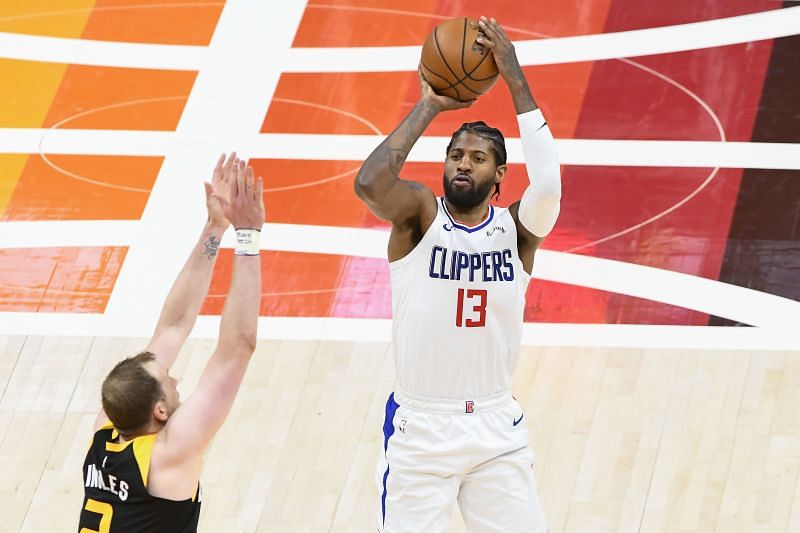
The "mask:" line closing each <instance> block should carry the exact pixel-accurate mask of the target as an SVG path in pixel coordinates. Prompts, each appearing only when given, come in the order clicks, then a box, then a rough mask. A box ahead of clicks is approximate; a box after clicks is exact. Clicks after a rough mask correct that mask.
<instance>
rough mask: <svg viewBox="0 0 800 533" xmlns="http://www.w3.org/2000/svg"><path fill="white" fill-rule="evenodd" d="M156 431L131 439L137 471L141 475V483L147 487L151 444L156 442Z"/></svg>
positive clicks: (151, 453) (151, 452)
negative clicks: (137, 466)
mask: <svg viewBox="0 0 800 533" xmlns="http://www.w3.org/2000/svg"><path fill="white" fill-rule="evenodd" d="M157 436H158V434H157V433H152V434H150V435H145V436H143V437H138V438H136V439H134V440H133V456H134V457H135V458H136V464H137V465H139V473H140V474H141V475H142V483H143V484H144V486H145V488H147V482H148V479H149V476H150V460H151V458H152V456H153V445H154V444H155V443H156V437H157Z"/></svg>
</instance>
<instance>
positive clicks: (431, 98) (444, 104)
mask: <svg viewBox="0 0 800 533" xmlns="http://www.w3.org/2000/svg"><path fill="white" fill-rule="evenodd" d="M417 75H418V76H419V93H420V100H422V101H423V102H425V103H427V104H430V105H432V106H434V107H435V108H436V109H437V110H439V111H452V110H454V109H465V108H467V107H469V106H471V105H472V104H474V103H475V100H476V99H475V98H473V99H472V100H466V101H464V102H462V101H460V100H456V99H455V98H450V97H449V96H442V95H440V94H436V92H435V91H434V90H433V87H431V86H430V84H429V83H428V82H427V80H426V79H425V77H424V76H423V75H422V67H420V68H418V69H417Z"/></svg>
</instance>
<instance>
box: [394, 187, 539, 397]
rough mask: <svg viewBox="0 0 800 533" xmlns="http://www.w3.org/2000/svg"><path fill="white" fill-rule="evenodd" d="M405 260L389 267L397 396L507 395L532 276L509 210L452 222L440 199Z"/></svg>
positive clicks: (442, 200) (498, 209)
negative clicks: (469, 223)
mask: <svg viewBox="0 0 800 533" xmlns="http://www.w3.org/2000/svg"><path fill="white" fill-rule="evenodd" d="M437 205H438V212H437V214H436V219H435V220H434V221H433V224H431V227H430V228H428V231H427V232H426V233H425V235H424V236H423V238H422V240H421V241H420V243H419V244H418V245H417V246H416V247H415V248H414V249H413V250H412V251H411V253H409V254H408V255H407V256H405V257H403V258H402V259H398V260H397V261H393V262H391V263H390V264H389V269H390V272H391V280H392V310H393V312H394V320H393V326H392V327H393V332H392V341H393V349H394V357H395V366H396V370H397V386H398V389H399V390H402V391H403V392H406V393H408V394H410V395H413V396H418V397H423V398H442V399H458V400H466V399H472V398H484V397H487V396H491V395H493V394H496V393H498V392H501V391H507V390H509V389H510V388H511V374H512V373H513V371H514V367H515V366H516V364H517V358H518V355H519V349H520V343H521V340H522V313H523V310H524V307H525V292H526V290H527V288H528V282H529V281H530V275H529V274H528V273H526V272H525V270H524V269H523V268H522V262H521V261H520V259H519V254H518V252H517V228H516V225H515V223H514V219H513V218H512V216H511V213H509V212H508V209H504V208H497V207H493V206H490V207H489V213H488V215H487V219H486V220H484V221H483V222H481V223H480V224H478V225H477V226H473V227H469V226H465V225H463V224H460V223H458V222H456V221H455V220H454V219H453V217H452V216H451V215H450V213H449V212H448V211H447V207H446V206H445V202H444V199H443V198H437Z"/></svg>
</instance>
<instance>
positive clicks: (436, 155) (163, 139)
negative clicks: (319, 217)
mask: <svg viewBox="0 0 800 533" xmlns="http://www.w3.org/2000/svg"><path fill="white" fill-rule="evenodd" d="M43 137H44V140H43V141H41V140H42V138H43ZM382 140H383V137H382V136H377V135H327V134H290V133H287V134H277V133H262V134H252V135H242V134H241V133H240V132H231V134H230V135H227V136H226V137H225V138H224V139H221V138H220V136H219V135H216V134H215V133H214V132H209V131H207V130H201V131H197V132H185V133H182V134H180V135H178V134H176V133H174V132H164V131H125V130H79V129H76V130H72V129H71V130H48V129H38V128H0V153H5V154H36V153H39V144H40V141H41V142H42V146H41V147H42V150H43V152H44V153H46V154H64V155H132V156H136V155H139V156H163V155H165V154H166V153H168V152H169V150H170V149H171V148H173V147H177V148H179V149H181V151H183V152H185V153H186V152H192V153H194V154H197V155H202V156H205V154H207V153H213V154H216V151H218V150H224V149H226V148H227V149H232V148H238V149H240V150H241V151H242V152H243V153H246V154H247V155H248V156H250V157H258V158H269V159H304V160H332V161H338V160H346V161H363V160H364V159H365V158H366V157H367V156H368V155H369V154H370V152H372V150H374V149H375V146H377V145H378V144H380V142H381V141H382ZM448 141H449V138H448V137H434V136H426V137H422V138H421V139H420V140H419V142H417V144H416V145H415V146H414V149H413V150H412V151H411V153H410V154H409V158H408V160H409V161H413V162H436V163H440V162H442V161H444V155H443V154H444V149H445V147H446V146H447V142H448ZM506 145H507V148H508V160H509V162H510V163H524V160H523V156H522V147H521V145H520V141H519V139H518V138H507V139H506ZM556 145H557V148H558V155H559V159H560V161H561V163H562V164H565V165H604V166H639V167H696V168H712V167H722V168H765V169H786V170H800V144H792V143H748V142H724V143H723V142H717V141H635V140H633V141H631V140H605V139H557V140H556Z"/></svg>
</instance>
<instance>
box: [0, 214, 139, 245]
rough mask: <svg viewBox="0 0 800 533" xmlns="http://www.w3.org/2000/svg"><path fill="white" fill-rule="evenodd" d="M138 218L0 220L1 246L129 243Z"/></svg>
mask: <svg viewBox="0 0 800 533" xmlns="http://www.w3.org/2000/svg"><path fill="white" fill-rule="evenodd" d="M139 228H140V222H139V221H138V220H59V221H48V222H43V221H42V222H39V221H24V222H23V221H20V222H0V249H3V248H47V247H62V246H129V245H130V244H131V243H132V242H134V240H135V239H136V234H137V232H138V231H139Z"/></svg>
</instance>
